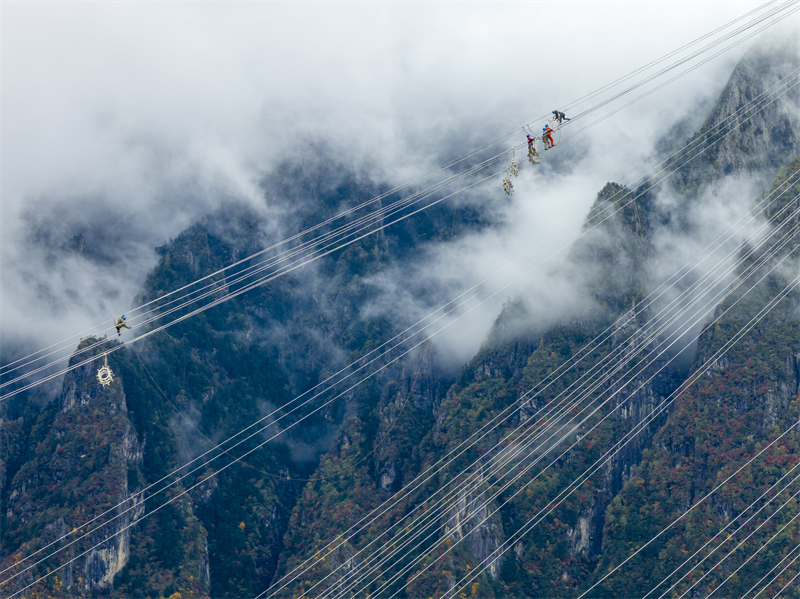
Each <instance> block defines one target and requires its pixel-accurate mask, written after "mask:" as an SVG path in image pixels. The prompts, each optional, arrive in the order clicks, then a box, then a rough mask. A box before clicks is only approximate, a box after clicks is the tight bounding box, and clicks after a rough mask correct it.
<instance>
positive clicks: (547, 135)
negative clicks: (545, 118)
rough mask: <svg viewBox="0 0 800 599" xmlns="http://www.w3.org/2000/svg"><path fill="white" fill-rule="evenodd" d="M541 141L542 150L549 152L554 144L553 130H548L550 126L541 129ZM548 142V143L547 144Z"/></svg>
mask: <svg viewBox="0 0 800 599" xmlns="http://www.w3.org/2000/svg"><path fill="white" fill-rule="evenodd" d="M542 141H543V142H544V149H545V150H549V149H550V148H552V147H553V146H554V145H556V142H554V141H553V130H552V129H551V128H550V125H545V126H544V127H542ZM548 142H550V143H549V144H548Z"/></svg>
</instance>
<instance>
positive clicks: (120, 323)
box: [114, 314, 131, 337]
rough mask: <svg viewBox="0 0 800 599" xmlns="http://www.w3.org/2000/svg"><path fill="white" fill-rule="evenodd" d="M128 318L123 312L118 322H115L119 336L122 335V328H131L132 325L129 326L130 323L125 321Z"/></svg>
mask: <svg viewBox="0 0 800 599" xmlns="http://www.w3.org/2000/svg"><path fill="white" fill-rule="evenodd" d="M126 320H127V319H126V318H125V315H124V314H123V315H122V316H120V317H119V319H118V320H117V324H115V325H114V326H115V327H117V337H119V336H120V335H122V333H120V330H121V329H123V328H126V329H128V330H130V329H131V327H129V326H128V324H127V323H126V322H125V321H126Z"/></svg>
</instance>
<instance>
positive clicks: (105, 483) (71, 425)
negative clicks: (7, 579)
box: [3, 342, 142, 595]
mask: <svg viewBox="0 0 800 599" xmlns="http://www.w3.org/2000/svg"><path fill="white" fill-rule="evenodd" d="M86 343H87V342H84V345H85V344H86ZM84 357H85V356H84ZM77 359H81V357H76V358H73V361H75V360H77ZM97 369H98V366H97V363H94V364H87V365H85V366H82V367H80V368H77V369H75V370H73V371H72V372H70V373H69V374H68V375H67V377H66V379H65V381H64V386H63V391H62V393H61V395H60V396H59V398H58V400H57V402H56V405H54V406H51V409H50V410H49V411H45V413H43V414H42V416H41V417H40V418H39V422H38V423H37V425H36V427H35V432H37V433H38V435H37V436H38V439H39V440H38V442H37V445H36V446H35V447H32V448H30V450H29V459H28V460H27V461H26V463H25V464H24V465H23V466H22V467H21V468H20V469H19V471H18V472H17V473H16V475H15V476H14V478H13V480H12V481H10V483H9V487H8V495H7V501H6V521H7V526H8V528H7V532H6V536H5V538H6V543H7V546H6V548H7V549H8V550H9V551H19V555H27V553H29V552H30V551H31V550H35V549H37V548H39V547H42V546H44V545H46V544H48V543H50V542H52V541H56V540H58V539H60V538H62V537H64V536H65V535H67V534H68V533H73V534H72V535H71V536H69V537H68V539H67V540H68V541H71V540H73V539H75V538H76V537H80V536H83V533H88V534H87V536H86V537H85V538H83V539H82V540H79V541H78V542H76V543H75V544H73V545H72V546H71V547H69V548H68V549H66V551H65V552H64V553H62V554H61V558H59V559H57V560H56V561H55V562H53V561H52V560H49V561H46V562H45V563H44V564H42V565H40V566H37V567H35V568H33V569H31V570H29V571H27V572H25V573H24V574H21V575H20V576H19V577H18V578H17V579H16V580H15V581H14V582H13V583H12V584H13V585H14V588H16V589H19V588H22V587H24V586H27V585H28V584H30V583H31V582H33V581H34V580H35V578H36V577H37V576H39V575H41V574H42V572H43V571H44V568H45V567H48V566H49V567H50V568H51V569H52V568H54V567H55V566H54V564H56V565H59V564H65V563H66V562H67V561H68V560H72V559H73V558H75V559H74V561H71V562H70V563H66V565H65V567H64V568H63V569H61V570H60V571H59V572H58V574H56V575H55V576H52V577H51V578H49V579H47V580H46V581H44V582H42V583H39V584H37V585H36V586H35V587H34V588H36V589H40V590H42V591H44V589H49V591H48V592H53V593H56V594H60V595H70V594H79V593H86V592H92V591H94V590H99V589H106V588H109V587H110V586H111V584H112V581H113V579H114V576H115V575H116V574H117V573H118V572H120V570H122V568H123V567H124V566H125V564H126V563H127V560H128V556H129V554H130V532H129V531H127V530H124V529H125V528H126V527H128V526H129V525H130V524H131V523H132V522H133V521H134V519H135V518H136V517H137V516H138V515H139V514H141V508H140V507H139V506H137V503H138V502H137V501H130V502H127V503H125V504H124V507H123V508H122V509H119V510H116V511H115V512H114V513H115V514H116V515H118V517H117V518H116V520H114V521H113V522H112V523H111V524H109V525H108V526H105V527H97V526H87V525H86V522H87V521H89V520H91V518H92V517H94V516H96V515H99V514H101V513H103V512H105V511H107V510H108V509H109V508H111V507H112V506H115V505H116V504H118V503H119V502H124V501H126V500H128V499H130V498H132V497H134V496H135V493H136V489H131V488H129V485H128V481H129V472H130V471H136V470H137V469H138V468H139V465H140V463H141V460H142V451H141V447H140V445H139V441H138V439H137V438H136V434H135V432H134V430H133V427H132V426H131V423H130V422H129V420H128V417H127V406H126V401H125V393H124V391H123V389H122V384H121V382H120V381H119V379H118V378H117V379H116V380H114V381H113V382H112V383H111V384H110V385H108V386H106V387H103V386H101V385H100V384H99V382H98V381H97V378H96V372H97ZM133 480H135V477H134V478H133ZM129 507H130V508H132V509H130V510H129V511H127V512H125V511H124V510H125V509H127V508H129ZM116 533H119V534H116ZM62 545H63V542H60V543H57V544H56V545H55V546H54V548H59V547H61V546H62ZM95 545H96V546H95ZM81 554H83V555H81ZM44 555H47V554H46V553H45V554H44ZM40 557H41V556H40ZM14 562H15V558H14V556H11V557H9V558H6V559H5V560H4V561H3V567H8V566H10V565H11V564H13V563H14ZM24 565H28V564H27V563H24ZM22 567H23V566H17V567H16V568H15V570H14V571H20V570H22Z"/></svg>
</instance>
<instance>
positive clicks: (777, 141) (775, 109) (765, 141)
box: [678, 37, 800, 188]
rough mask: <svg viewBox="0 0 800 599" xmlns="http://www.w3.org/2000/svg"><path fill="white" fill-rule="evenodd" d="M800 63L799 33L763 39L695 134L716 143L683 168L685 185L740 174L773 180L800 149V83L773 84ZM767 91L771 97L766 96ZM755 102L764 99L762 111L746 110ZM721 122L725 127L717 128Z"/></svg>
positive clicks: (682, 181)
mask: <svg viewBox="0 0 800 599" xmlns="http://www.w3.org/2000/svg"><path fill="white" fill-rule="evenodd" d="M798 67H800V48H798V41H797V39H796V37H793V38H791V39H785V40H780V41H776V42H774V43H761V44H759V45H757V46H754V47H753V48H751V49H750V50H749V51H748V52H747V54H746V55H745V56H744V58H743V59H742V60H741V61H740V62H739V64H738V65H737V66H736V69H735V70H734V71H733V74H732V75H731V77H730V79H729V81H728V83H727V85H726V86H725V88H724V89H723V91H722V94H721V95H720V98H719V101H718V102H717V105H716V107H715V109H714V111H713V112H712V114H711V116H710V117H709V118H708V119H707V120H706V122H705V123H704V124H703V126H702V127H701V128H700V130H699V131H698V133H697V134H696V136H695V139H698V138H699V139H703V140H705V141H706V142H709V143H711V142H716V143H711V145H710V147H709V149H708V150H707V151H706V152H705V153H704V154H703V156H702V157H701V158H700V159H697V160H693V161H692V162H691V163H690V164H689V165H687V166H686V167H684V168H682V169H681V172H680V174H679V175H678V177H679V180H680V183H681V184H682V185H683V186H684V187H688V188H693V187H694V188H696V187H698V186H700V185H701V184H702V183H703V182H705V181H709V180H713V179H715V178H718V177H720V176H723V175H728V174H734V173H750V174H757V175H758V176H760V177H764V178H765V179H769V178H771V177H773V176H774V174H775V172H776V171H777V170H778V168H780V167H782V166H785V165H786V164H788V162H789V161H790V160H791V159H792V158H794V156H796V155H797V154H798V153H800V87H798V86H794V87H792V88H791V89H790V88H789V87H790V83H789V79H786V82H787V85H786V86H780V85H778V87H773V86H776V85H777V84H780V82H781V81H782V80H783V79H785V78H787V76H788V75H789V74H790V73H791V72H792V71H794V70H795V69H797V68H798ZM770 90H771V91H770ZM765 92H766V93H767V95H766V96H762V94H765ZM762 98H764V102H763V106H762V105H761V103H760V99H762ZM772 99H775V101H774V102H771V103H768V101H769V100H772ZM752 101H758V103H759V106H760V107H761V110H760V111H759V112H757V113H755V111H753V110H746V109H744V107H745V105H746V104H748V103H749V102H752ZM723 123H724V124H723ZM718 125H720V126H721V127H720V129H719V130H716V129H714V127H717V126H718ZM712 130H713V133H712ZM723 136H724V137H723ZM701 147H702V146H701Z"/></svg>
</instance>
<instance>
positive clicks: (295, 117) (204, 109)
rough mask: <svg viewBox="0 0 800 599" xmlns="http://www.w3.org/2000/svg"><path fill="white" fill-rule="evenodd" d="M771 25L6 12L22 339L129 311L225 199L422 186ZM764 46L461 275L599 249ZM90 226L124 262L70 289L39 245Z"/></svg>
mask: <svg viewBox="0 0 800 599" xmlns="http://www.w3.org/2000/svg"><path fill="white" fill-rule="evenodd" d="M756 6H757V3H753V2H691V3H674V2H653V3H650V2H648V3H628V2H626V3H614V2H575V3H565V2H538V3H524V4H518V3H440V4H424V3H230V4H228V3H134V2H128V3H15V4H6V5H5V6H4V7H3V22H2V32H0V33H2V65H0V67H2V78H3V80H2V122H0V126H1V127H2V175H3V176H2V206H1V207H0V209H2V230H1V231H0V233H1V234H2V241H0V249H1V250H2V252H3V257H2V270H3V273H2V293H1V294H0V302H2V306H1V307H0V312H1V314H0V331H2V333H1V335H0V336H1V337H2V339H0V341H3V342H5V343H11V344H13V345H17V344H19V343H22V342H23V341H24V342H27V343H28V344H29V345H32V346H33V347H37V346H41V345H45V344H49V343H50V342H52V341H54V340H55V339H56V338H59V339H60V338H61V337H64V336H66V335H67V334H71V333H74V332H78V331H80V330H82V329H84V328H86V327H87V326H89V325H91V324H94V323H97V322H99V321H102V320H104V319H107V318H110V317H111V316H113V315H114V314H116V313H118V312H120V311H122V310H125V309H126V308H128V307H129V306H130V301H131V298H132V297H133V295H134V294H135V292H136V291H137V290H138V287H139V285H140V284H141V282H142V280H143V277H144V274H145V273H146V271H147V269H149V268H151V267H152V266H153V265H154V264H155V260H156V256H155V254H154V253H153V251H152V250H153V247H154V246H155V245H159V244H161V243H163V241H164V240H166V239H167V238H169V237H171V236H175V235H177V234H178V233H179V232H180V231H181V230H183V229H184V228H186V227H187V226H188V225H189V224H191V223H192V222H194V221H195V220H196V219H198V218H199V217H200V216H202V215H204V214H206V213H208V212H209V211H210V210H211V209H213V207H215V206H217V205H218V204H219V202H220V201H222V200H223V199H225V198H229V197H235V198H239V199H244V200H249V201H251V202H252V203H253V204H254V205H260V204H262V203H263V201H264V200H263V196H262V193H261V191H260V189H259V187H258V181H259V180H260V179H261V178H262V177H263V175H264V174H265V173H266V172H268V171H269V170H270V169H271V168H273V167H274V165H275V164H277V162H278V161H279V160H281V159H284V158H286V157H297V158H299V159H302V157H303V154H304V152H307V151H308V149H309V148H310V147H311V146H312V145H314V144H319V143H323V142H326V143H330V144H331V145H332V147H334V148H335V149H336V151H337V155H338V156H339V157H340V159H343V160H346V161H349V162H351V163H352V164H353V165H354V167H355V168H363V167H364V166H365V165H372V168H375V169H376V171H375V176H376V177H377V178H379V179H382V180H385V181H387V182H389V183H400V182H403V181H405V180H407V179H410V178H412V177H415V176H417V175H419V174H420V173H421V172H424V171H427V170H429V169H430V168H432V167H433V166H435V165H437V164H440V163H441V162H443V161H444V160H446V158H447V157H450V156H455V155H458V154H459V153H461V152H464V151H468V150H469V149H471V148H473V147H475V146H477V145H480V144H482V143H484V142H485V141H486V140H487V139H492V138H494V137H496V136H497V135H498V134H502V133H506V132H508V131H510V130H513V129H515V128H517V127H519V126H520V125H521V124H523V123H525V122H528V121H531V120H532V119H534V118H536V117H539V116H541V115H543V114H545V113H547V112H549V111H550V110H552V109H553V108H556V107H559V106H561V105H564V104H565V103H566V102H568V101H570V100H572V99H574V98H577V97H579V96H581V95H583V94H585V93H587V92H588V91H591V90H593V89H595V88H597V87H599V86H601V85H603V84H605V83H607V82H608V81H610V80H613V79H615V78H617V77H619V76H621V75H623V74H625V73H627V72H629V71H631V70H633V69H634V68H637V67H639V66H641V65H642V64H643V63H646V62H648V61H650V60H652V59H654V58H657V57H659V56H661V55H663V54H665V53H667V52H669V51H671V50H672V49H674V48H676V47H678V46H680V45H682V44H683V43H685V42H687V41H689V40H692V39H694V38H696V37H698V36H700V35H702V34H704V33H706V32H707V31H709V30H711V29H713V28H715V27H717V26H719V25H720V24H722V23H724V22H727V21H729V20H731V19H732V18H734V17H736V16H738V15H740V14H742V13H744V12H746V11H748V10H751V9H753V8H755V7H756ZM798 27H800V23H798ZM745 48H746V45H744V46H742V47H741V48H737V49H735V50H734V51H732V52H731V53H730V54H728V55H725V56H724V57H723V58H721V59H719V60H717V61H715V62H714V63H712V64H710V65H708V66H706V67H704V68H701V69H699V70H698V71H696V72H694V73H692V74H690V75H689V76H687V77H685V78H683V79H681V80H679V81H678V82H676V83H675V84H673V85H671V86H669V87H668V88H666V89H664V90H662V91H660V92H658V93H656V94H654V95H653V96H651V97H649V98H648V99H646V100H645V101H643V102H641V103H639V104H636V105H634V106H633V107H631V108H630V109H628V110H626V111H625V113H623V114H620V115H618V116H615V117H613V118H610V119H608V120H606V121H604V122H603V123H602V124H600V125H598V126H597V127H595V128H593V129H590V130H589V131H587V132H586V133H585V134H583V135H582V136H581V137H579V138H576V139H575V140H573V141H572V142H571V145H572V146H573V151H572V152H564V153H563V154H562V155H561V157H560V158H559V157H558V153H555V152H553V153H549V154H552V155H553V156H552V157H551V156H550V155H548V158H549V159H551V161H552V163H553V164H554V165H555V167H556V168H550V167H545V166H543V167H542V168H540V169H539V170H538V171H536V172H532V171H531V169H528V168H526V167H525V165H524V163H523V160H522V159H521V160H520V163H521V164H523V170H524V172H523V175H522V177H521V178H520V179H519V180H518V181H517V194H516V195H515V196H514V200H515V201H514V204H513V208H512V209H513V210H514V214H513V218H508V219H507V220H508V222H509V223H511V224H510V225H509V228H508V229H507V230H504V231H496V232H492V233H490V237H492V236H494V237H493V238H490V239H482V240H480V241H477V240H473V241H474V242H475V243H474V245H473V246H470V247H471V248H472V251H471V250H470V248H464V249H463V251H460V252H459V253H458V254H459V260H460V262H458V263H457V264H454V267H455V268H458V269H461V271H464V270H469V271H470V272H471V273H473V274H474V275H475V277H476V278H482V277H483V276H485V274H488V273H489V272H491V271H492V269H493V268H495V267H496V265H499V264H500V263H505V262H506V261H508V260H509V259H510V258H511V257H512V256H513V255H516V254H517V253H520V252H521V251H523V250H524V249H526V248H528V247H529V244H530V241H531V240H532V239H538V238H540V237H541V236H543V235H545V234H549V233H551V232H553V231H554V230H557V229H559V228H561V227H565V230H566V231H567V232H568V233H569V232H572V233H574V232H575V231H577V227H578V224H577V223H579V222H580V220H581V219H582V218H583V215H584V214H585V212H586V209H587V208H588V206H589V205H590V203H591V201H592V199H593V197H594V194H595V193H596V192H597V191H598V190H599V189H600V188H601V187H602V186H603V185H604V184H605V183H606V181H609V180H617V181H620V182H623V183H625V182H628V181H630V180H631V179H633V178H635V177H636V176H637V175H638V174H641V173H642V172H643V171H644V170H646V168H645V165H646V164H649V162H648V160H649V156H650V154H651V151H652V144H653V142H654V141H655V140H656V139H657V138H658V137H659V136H660V135H661V134H663V132H664V131H665V130H666V128H667V127H668V126H669V125H670V124H672V123H673V122H674V121H675V120H676V119H678V118H680V117H682V116H684V115H685V114H686V113H688V112H691V111H693V110H697V107H698V106H703V105H704V103H707V102H709V101H710V100H712V99H713V98H714V97H715V95H716V94H718V93H719V90H720V89H721V87H722V85H723V84H724V81H725V79H726V78H727V76H728V74H729V73H730V70H731V68H732V66H733V64H734V62H735V60H736V59H737V58H738V57H739V56H740V55H741V54H742V52H743V51H744V49H745ZM523 142H524V139H521V140H520V143H523ZM570 160H571V161H572V162H571V163H570ZM500 194H501V191H500V189H499V184H498V186H497V187H496V188H492V189H491V190H490V192H487V193H486V194H484V195H485V197H486V201H492V200H493V199H494V198H496V197H499V195H500ZM82 218H83V219H84V220H85V222H86V227H87V229H88V228H92V227H97V225H98V222H99V223H101V224H102V227H103V228H104V229H105V231H104V233H103V236H101V237H100V238H97V237H96V242H97V243H100V241H103V242H104V243H105V244H106V245H108V244H110V245H112V246H114V249H113V250H109V251H110V252H111V254H110V255H109V260H108V261H106V263H93V264H88V265H87V263H86V262H85V261H81V260H77V259H74V260H73V259H67V260H60V261H59V262H58V269H56V270H52V269H50V270H48V268H49V267H48V260H47V252H46V251H45V250H41V252H38V251H37V248H38V245H37V243H38V242H37V241H36V239H32V238H31V234H32V233H31V231H32V230H36V231H38V234H40V235H45V236H47V235H49V236H50V237H49V238H50V242H51V245H53V244H55V246H58V244H59V243H61V244H63V243H68V242H69V238H68V233H71V232H74V231H75V230H76V228H75V226H74V223H75V222H80V220H81V219H82ZM66 221H69V222H70V223H71V226H70V227H69V230H66V229H65V230H63V231H62V230H61V229H60V228H59V223H64V222H66ZM32 223H33V224H32ZM33 225H35V226H33ZM78 228H80V227H78ZM90 234H91V231H87V242H88V243H89V244H90V245H91V243H92V242H93V240H92V239H88V237H89V236H90ZM96 234H97V232H95V235H96ZM59 235H60V236H61V237H59ZM473 259H474V260H473ZM536 280H537V281H538V280H539V279H536ZM503 299H505V296H503V297H501V298H500V301H502V300H503ZM497 307H498V306H496V305H495V306H492V307H491V308H489V309H487V310H486V311H485V313H482V315H481V316H480V318H478V319H477V320H476V321H474V322H473V325H471V326H472V327H473V329H475V330H478V329H480V335H478V336H476V335H467V336H468V337H470V339H472V341H470V343H472V345H474V343H475V341H474V339H477V338H478V337H482V336H483V335H484V334H485V331H486V328H487V326H488V323H489V322H491V319H492V318H493V316H494V315H495V314H496V311H497ZM471 330H472V329H471ZM457 341H458V340H457ZM456 345H459V346H460V347H467V344H463V343H458V342H457V343H456ZM465 351H466V350H465Z"/></svg>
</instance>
